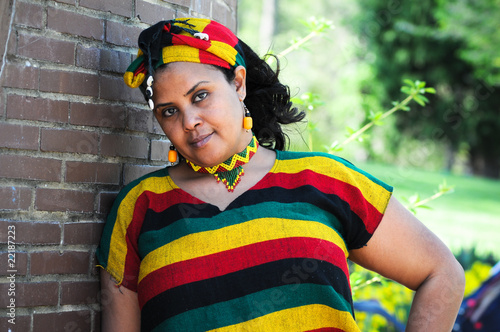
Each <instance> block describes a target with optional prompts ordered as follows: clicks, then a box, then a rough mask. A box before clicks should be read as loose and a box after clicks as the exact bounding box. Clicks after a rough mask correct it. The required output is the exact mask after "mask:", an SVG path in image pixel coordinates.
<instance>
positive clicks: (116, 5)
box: [80, 0, 134, 17]
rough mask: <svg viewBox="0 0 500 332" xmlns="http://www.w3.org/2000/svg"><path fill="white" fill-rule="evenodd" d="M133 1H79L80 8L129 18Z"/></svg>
mask: <svg viewBox="0 0 500 332" xmlns="http://www.w3.org/2000/svg"><path fill="white" fill-rule="evenodd" d="M133 3H134V2H133V1H123V0H106V1H102V0H80V6H82V7H87V8H92V9H97V10H100V11H103V12H111V13H113V14H117V15H121V16H125V17H131V16H132V7H133Z"/></svg>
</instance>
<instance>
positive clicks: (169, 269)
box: [138, 237, 349, 308]
mask: <svg viewBox="0 0 500 332" xmlns="http://www.w3.org/2000/svg"><path fill="white" fill-rule="evenodd" d="M297 257H299V258H300V257H304V258H313V259H318V260H323V261H327V262H330V263H331V264H333V265H335V266H338V267H342V269H343V272H344V274H345V275H346V278H349V271H348V270H347V264H346V263H345V261H346V259H345V255H344V251H343V250H342V249H341V248H340V247H338V246H337V245H336V244H334V243H332V242H329V241H325V240H321V239H316V238H306V237H295V238H284V239H277V240H270V241H265V242H259V243H254V244H250V245H247V246H243V247H239V248H235V249H232V250H226V251H223V252H219V253H216V254H212V255H207V256H203V257H198V258H193V259H190V260H186V261H182V262H178V263H174V264H171V265H167V266H164V267H162V268H160V269H158V270H156V271H154V272H152V273H150V274H148V275H147V276H145V277H144V278H143V279H142V280H141V282H140V283H139V286H138V289H139V291H138V293H139V294H140V297H139V305H140V307H141V308H142V307H143V305H144V304H146V303H147V302H148V301H149V300H150V299H152V298H153V297H154V296H156V295H157V294H160V293H162V292H164V291H166V290H168V289H170V288H173V287H176V286H180V285H184V284H188V283H191V282H195V281H200V280H204V279H210V278H214V277H217V276H221V275H225V274H228V273H231V272H236V271H240V270H243V269H247V268H250V267H253V266H258V265H261V264H264V263H269V262H273V261H278V260H280V259H286V258H297ZM228 262H231V263H230V264H228Z"/></svg>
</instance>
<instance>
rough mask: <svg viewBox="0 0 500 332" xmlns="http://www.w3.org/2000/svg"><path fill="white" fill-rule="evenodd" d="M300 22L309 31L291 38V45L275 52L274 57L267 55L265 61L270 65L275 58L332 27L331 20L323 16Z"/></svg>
mask: <svg viewBox="0 0 500 332" xmlns="http://www.w3.org/2000/svg"><path fill="white" fill-rule="evenodd" d="M301 23H302V24H303V25H304V26H305V27H306V28H308V29H309V33H308V34H307V35H306V36H304V37H301V38H297V39H293V40H292V41H291V45H290V46H289V47H288V48H286V49H284V50H283V51H281V52H280V53H278V54H275V56H276V57H273V56H271V57H269V58H268V59H267V63H268V64H269V65H271V64H272V63H273V62H274V61H275V60H276V58H278V59H280V58H282V57H284V56H286V55H288V54H289V53H291V52H293V51H295V50H298V49H299V48H301V47H303V46H304V45H305V44H306V43H307V42H308V41H310V40H311V39H313V38H315V37H318V36H320V35H322V34H323V33H325V32H326V31H328V30H332V29H334V26H333V23H332V21H329V20H327V19H325V18H316V17H310V18H309V19H307V20H305V21H301Z"/></svg>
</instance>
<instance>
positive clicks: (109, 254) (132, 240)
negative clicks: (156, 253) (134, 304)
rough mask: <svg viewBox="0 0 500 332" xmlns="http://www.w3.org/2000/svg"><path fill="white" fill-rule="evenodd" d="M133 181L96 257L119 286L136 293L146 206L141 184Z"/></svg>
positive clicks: (118, 200) (119, 198) (123, 193)
mask: <svg viewBox="0 0 500 332" xmlns="http://www.w3.org/2000/svg"><path fill="white" fill-rule="evenodd" d="M133 184H134V183H131V185H130V186H127V187H125V188H124V189H123V190H122V191H121V192H120V193H119V194H118V196H117V198H116V200H115V202H114V204H113V208H112V209H111V212H110V214H109V215H108V218H107V221H106V224H105V225H104V230H103V234H102V236H101V241H100V244H99V248H97V251H96V256H97V261H98V266H100V267H102V268H104V269H105V270H106V271H108V272H109V274H111V276H112V277H113V278H114V279H115V280H116V281H117V283H118V285H123V286H124V287H127V288H128V289H130V290H132V291H135V292H136V291H137V281H138V276H139V267H140V258H139V254H138V247H137V239H138V236H139V232H140V227H141V225H142V222H143V219H144V214H145V210H146V206H145V200H144V195H143V190H141V186H140V185H135V186H133Z"/></svg>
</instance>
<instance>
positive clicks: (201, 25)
mask: <svg viewBox="0 0 500 332" xmlns="http://www.w3.org/2000/svg"><path fill="white" fill-rule="evenodd" d="M186 19H187V18H184V17H179V18H177V20H179V21H183V20H186ZM210 22H212V21H211V20H209V19H208V18H192V17H191V18H189V21H188V22H187V23H188V24H191V25H194V27H193V26H191V25H186V24H183V23H180V22H175V23H174V25H177V26H183V27H185V28H188V29H193V30H196V31H201V32H203V30H205V28H206V27H207V25H209V24H210ZM180 34H181V35H186V36H192V35H191V34H190V33H189V32H186V31H182V32H181V33H180Z"/></svg>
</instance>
